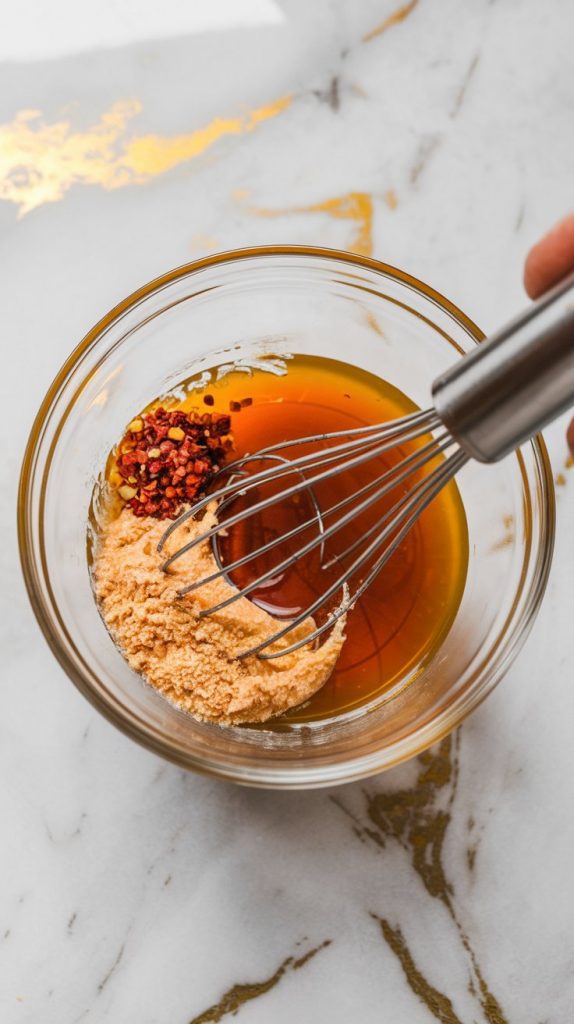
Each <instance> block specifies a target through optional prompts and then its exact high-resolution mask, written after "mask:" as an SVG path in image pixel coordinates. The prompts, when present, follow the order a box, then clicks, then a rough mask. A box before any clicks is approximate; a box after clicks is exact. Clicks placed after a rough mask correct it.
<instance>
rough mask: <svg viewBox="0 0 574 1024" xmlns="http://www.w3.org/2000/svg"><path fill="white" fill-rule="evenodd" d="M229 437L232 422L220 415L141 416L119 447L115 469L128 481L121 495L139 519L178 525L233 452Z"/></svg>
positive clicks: (163, 411)
mask: <svg viewBox="0 0 574 1024" xmlns="http://www.w3.org/2000/svg"><path fill="white" fill-rule="evenodd" d="M205 397H206V398H208V397H211V396H208V395H206V396H205ZM207 404H208V405H209V403H207ZM233 404H236V405H238V403H233ZM238 407H239V408H240V406H239V405H238ZM230 431H231V417H230V416H228V415H226V414H223V413H217V412H214V413H202V414H201V416H199V415H197V414H195V413H185V412H182V411H181V410H180V409H173V410H171V411H168V410H167V409H164V408H163V407H162V406H160V407H159V408H158V409H155V411H154V412H150V413H144V414H143V415H142V416H138V417H137V418H136V419H135V420H132V422H131V423H130V425H129V426H128V429H127V432H126V434H125V436H124V437H123V438H122V440H121V442H120V444H119V445H118V455H117V458H116V465H117V469H118V472H119V475H120V476H121V477H122V480H125V481H128V480H129V481H130V483H125V484H124V483H122V484H121V486H120V487H119V488H118V494H119V495H120V497H121V498H122V500H123V501H124V503H125V505H126V506H127V507H128V508H130V509H131V510H132V512H133V513H134V515H136V516H153V518H155V519H175V518H176V517H177V516H178V515H179V513H180V512H181V509H182V506H183V505H184V504H186V503H187V504H189V503H191V502H193V501H195V500H196V499H197V498H198V497H199V495H200V494H201V493H202V492H203V491H204V490H205V489H206V487H207V485H208V483H209V481H210V480H211V478H212V476H213V474H214V473H215V472H216V471H217V470H218V469H219V467H220V465H221V464H222V463H223V462H224V461H225V457H226V455H227V453H228V452H229V451H230V449H231V448H232V447H233V441H232V439H231V437H230V436H229V434H230ZM136 479H137V487H136V486H131V481H132V480H133V481H135V480H136Z"/></svg>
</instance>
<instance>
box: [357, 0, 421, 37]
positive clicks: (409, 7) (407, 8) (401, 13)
mask: <svg viewBox="0 0 574 1024" xmlns="http://www.w3.org/2000/svg"><path fill="white" fill-rule="evenodd" d="M418 2H419V0H410V3H408V4H404V5H403V6H402V7H397V9H396V11H393V12H392V13H391V14H389V15H388V16H387V17H386V18H385V19H384V21H381V22H380V23H379V24H378V25H375V27H374V28H372V29H371V30H370V32H367V34H366V35H364V36H363V42H364V43H370V41H371V39H376V38H377V36H382V35H383V33H384V32H386V31H387V30H388V29H390V28H392V27H393V25H399V24H400V23H401V21H404V20H405V18H408V16H409V14H410V13H411V11H414V9H415V7H416V6H417V4H418Z"/></svg>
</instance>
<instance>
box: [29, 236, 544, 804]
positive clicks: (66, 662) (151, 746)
mask: <svg viewBox="0 0 574 1024" xmlns="http://www.w3.org/2000/svg"><path fill="white" fill-rule="evenodd" d="M266 256H271V257H273V256H299V257H306V258H309V257H311V258H313V259H314V258H319V259H328V260H332V261H335V262H339V263H342V264H345V265H346V266H347V267H354V268H357V267H360V268H361V267H362V268H367V269H369V270H373V271H375V272H376V273H377V274H381V275H382V276H386V277H390V278H391V279H393V280H395V281H399V282H400V283H401V284H404V285H406V286H407V287H408V288H409V289H411V290H414V291H418V292H420V293H421V294H422V295H423V296H424V297H425V298H427V299H430V300H431V302H433V303H435V304H436V305H438V306H439V307H440V308H441V309H442V310H443V311H446V312H447V313H448V314H449V315H450V316H452V317H453V318H454V319H455V320H457V321H458V322H459V323H460V324H461V325H462V326H463V327H464V328H465V329H466V330H467V331H468V333H469V334H470V335H471V336H472V337H473V338H474V340H475V341H476V343H477V344H478V343H480V342H481V341H482V340H483V339H484V337H485V335H484V333H483V332H482V331H481V330H480V328H479V327H478V326H477V325H476V324H475V323H474V321H473V320H472V319H471V318H470V317H468V316H467V315H466V313H464V312H463V311H462V310H461V309H459V308H458V306H456V305H455V303H453V302H451V300H450V299H447V298H446V297H445V296H444V295H442V293H441V292H438V291H437V290H436V289H434V288H432V287H431V286H430V285H428V284H426V283H425V282H424V281H421V280H420V279H419V278H417V277H414V276H413V275H412V274H409V273H407V272H406V271H403V270H401V269H400V268H398V267H395V266H393V265H391V264H388V263H385V262H383V261H382V260H377V259H374V258H373V257H371V256H363V255H360V254H358V253H351V252H346V251H344V250H341V249H331V248H327V247H324V246H313V245H287V244H285V245H280V244H279V245H263V246H248V247H243V248H239V249H229V250H225V251H222V252H218V253H213V254H211V255H209V256H204V257H201V258H200V259H197V260H193V261H191V262H189V263H184V264H181V265H180V266H177V267H175V268H174V269H172V270H170V271H167V272H166V273H164V274H161V275H159V276H158V277H155V278H153V279H152V280H151V281H149V282H147V283H146V284H144V285H142V286H141V287H140V288H137V289H136V290H135V291H133V292H131V293H130V294H129V295H128V296H127V297H126V298H125V299H123V300H122V301H120V302H119V303H117V304H116V305H115V306H113V307H112V309H110V310H109V312H108V313H106V314H105V315H104V316H103V317H101V318H100V320H98V321H97V322H96V323H95V324H94V326H93V327H92V328H91V329H90V330H89V331H88V332H87V333H86V334H85V336H84V337H83V338H82V340H81V341H80V342H79V343H78V344H77V345H76V346H75V347H74V349H73V350H72V352H71V353H70V355H69V356H68V358H67V359H66V360H65V362H64V363H63V365H62V367H61V368H60V370H59V371H58V373H57V374H56V376H55V377H54V379H53V381H52V383H51V384H50V386H49V388H48V389H47V391H46V394H45V396H44V398H43V400H42V402H41V404H40V407H39V409H38V412H37V413H36V416H35V418H34V421H33V424H32V427H31V430H30V434H29V437H28V440H27V443H26V447H25V451H24V456H23V460H22V467H21V471H20V480H19V485H18V498H17V527H18V548H19V555H20V564H21V568H22V574H23V577H24V582H25V585H26V590H27V593H28V598H29V601H30V604H31V606H32V610H33V612H34V615H35V617H36V620H37V622H38V624H39V626H40V629H41V631H42V633H43V634H44V637H45V639H46V642H47V644H48V646H49V648H50V650H51V651H52V653H53V654H54V656H55V658H56V660H57V661H58V662H59V664H60V665H61V667H62V668H63V669H64V671H65V673H66V675H67V676H68V678H69V679H70V680H71V681H72V683H73V684H74V685H75V686H76V688H77V689H78V690H79V691H80V692H81V693H82V694H83V696H84V697H86V699H87V700H89V701H90V703H91V704H92V705H93V706H94V707H95V708H96V709H97V710H98V711H99V712H100V714H102V715H103V716H104V717H105V718H106V719H107V720H108V721H109V722H111V723H112V724H113V725H115V726H116V728H118V729H120V731H122V732H123V733H124V734H126V735H128V736H130V737H131V738H132V739H133V740H135V741H136V742H137V743H139V744H140V745H141V746H143V747H145V748H147V749H148V750H151V751H152V752H153V753H155V754H157V755H159V756H160V757H163V758H164V759H166V760H168V761H171V762H172V763H174V764H177V765H178V766H179V767H183V768H186V769H188V770H193V771H195V772H198V773H200V774H203V775H207V776H211V777H216V778H219V779H222V780H225V781H230V782H235V783H239V784H242V785H246V786H254V787H266V788H274V789H291V790H293V789H312V788H322V787H325V786H331V785H335V784H336V785H340V784H343V783H347V782H353V781H357V780H359V779H362V778H366V777H368V776H370V775H373V774H375V773H377V772H381V771H383V770H386V769H387V768H391V767H394V766H396V765H398V764H401V763H402V762H403V761H406V760H409V759H410V758H412V757H415V756H417V755H418V754H420V753H422V752H423V751H424V750H426V749H427V748H428V747H429V746H430V745H432V744H434V743H437V742H439V741H440V740H441V739H443V738H444V737H445V736H446V735H448V734H449V733H450V732H451V731H452V730H453V729H454V728H456V727H457V726H458V725H460V723H461V722H462V721H463V720H464V719H465V718H466V717H467V715H468V714H469V713H470V712H471V711H472V710H474V709H475V708H476V707H478V706H479V705H480V704H481V703H482V701H483V700H484V699H485V698H486V697H487V696H488V694H489V693H491V691H492V690H493V689H494V687H495V686H496V685H498V683H499V682H500V680H501V679H502V677H503V676H504V674H505V672H506V670H507V668H508V667H509V666H510V664H511V663H512V661H513V660H514V658H515V657H516V655H517V654H518V652H519V650H520V649H521V647H522V645H523V644H524V642H525V640H526V638H527V636H528V634H529V632H530V629H531V627H532V625H533V623H534V620H535V618H536V615H537V612H538V610H539V607H540V604H541V601H542V598H543V596H544V593H545V590H546V585H547V582H548V575H549V572H550V567H551V563H552V554H553V549H554V539H555V520H556V497H555V491H554V478H553V473H552V467H551V463H550V458H549V455H548V451H547V448H546V444H545V442H544V439H543V438H542V436H541V435H540V434H538V435H536V436H535V437H533V438H532V439H531V441H530V442H529V444H530V446H531V448H532V451H533V454H534V458H535V463H536V468H537V470H538V473H539V478H540V482H541V484H542V486H541V488H540V489H539V490H540V494H539V499H540V510H541V515H542V520H543V522H544V524H545V526H546V529H545V530H543V531H542V530H541V531H540V533H541V536H542V543H541V545H540V550H539V552H538V559H537V563H538V564H537V566H536V573H535V577H534V579H533V580H532V581H531V582H530V584H529V588H528V590H527V591H526V593H525V595H524V598H525V604H524V608H523V609H522V614H521V618H520V619H518V620H516V618H515V611H516V608H515V606H513V609H512V611H511V613H510V614H509V617H508V618H507V620H506V624H505V629H504V631H501V632H500V633H499V636H498V638H497V643H496V644H495V646H494V648H493V651H492V654H491V660H490V671H489V673H488V676H487V678H486V679H484V680H483V685H482V687H481V688H480V689H478V690H477V689H476V687H475V686H471V687H469V688H468V690H467V691H466V692H465V694H464V695H463V697H464V699H459V700H458V701H456V702H454V706H451V705H449V706H448V707H447V708H446V709H444V711H442V712H441V714H440V715H439V716H438V717H435V718H431V719H430V720H428V721H426V722H424V723H423V724H422V725H421V726H420V727H419V728H418V729H417V731H416V732H415V733H413V734H411V735H409V736H407V737H401V738H400V739H399V740H398V741H396V742H395V743H394V744H393V745H391V746H390V747H388V748H385V754H386V756H385V758H383V759H381V751H380V750H379V751H377V752H375V753H373V754H369V755H363V756H361V757H359V758H354V759H353V758H350V759H349V760H348V761H346V762H345V763H344V765H341V764H340V763H339V764H337V765H333V766H329V767H325V766H324V765H321V766H320V767H318V768H317V769H316V771H317V772H318V773H320V774H321V778H318V779H309V778H308V777H307V778H304V779H302V778H300V777H299V778H298V772H297V771H296V770H295V771H293V767H291V766H290V767H288V768H282V767H280V766H279V767H278V768H277V769H271V770H270V769H269V768H259V767H253V768H250V769H248V770H246V769H241V771H240V772H238V771H237V769H236V768H229V767H224V766H221V765H217V766H214V765H213V764H206V763H205V762H204V761H203V760H201V759H199V758H196V757H194V755H190V754H188V753H184V752H183V751H182V750H180V748H179V746H178V745H177V744H175V743H171V742H169V741H166V740H165V739H163V738H162V739H158V737H157V736H156V734H155V732H154V731H153V730H152V729H151V728H150V727H148V726H147V724H146V723H145V722H143V721H142V720H140V719H136V718H135V716H132V717H131V719H130V718H128V717H126V715H125V713H124V711H123V709H120V707H119V705H118V706H116V702H115V700H114V699H113V697H112V696H111V695H110V694H108V693H106V692H105V691H103V690H102V691H96V690H95V689H94V688H93V687H92V685H91V683H90V682H88V681H87V680H86V679H85V678H84V677H83V675H82V673H81V672H80V671H78V670H77V668H76V666H75V664H74V663H73V661H72V659H71V658H70V657H69V655H68V653H67V652H66V650H65V649H64V648H63V646H62V645H61V643H60V640H59V638H58V636H57V635H56V631H55V629H54V627H53V624H52V622H51V619H50V615H49V614H48V612H47V610H46V607H45V604H44V601H43V600H42V598H41V597H40V595H39V594H38V593H37V588H36V584H35V574H36V573H35V566H34V558H33V555H32V552H33V544H32V541H31V538H30V529H29V517H28V497H29V494H30V484H31V481H32V478H33V470H34V464H35V454H36V451H37V448H38V443H39V441H40V439H41V436H42V432H43V425H44V423H45V421H46V419H47V417H48V415H49V413H50V410H51V408H52V406H53V404H54V401H55V400H56V398H57V396H58V394H59V393H60V391H61V389H62V387H63V386H64V384H65V382H66V380H67V378H68V376H69V374H70V373H71V372H72V371H73V370H74V368H75V367H76V365H77V363H78V362H79V361H80V360H81V358H82V357H83V355H84V354H85V353H86V352H87V350H88V349H89V348H90V347H91V346H92V345H94V344H95V343H96V342H97V341H98V340H99V338H100V337H101V336H102V334H104V333H105V331H106V330H107V329H108V328H109V327H110V325H111V324H112V323H114V322H115V321H117V320H118V319H120V318H121V317H122V316H123V315H124V314H125V313H126V312H128V311H129V310H131V309H133V308H134V307H135V306H137V305H138V304H139V303H140V302H141V301H142V300H144V299H146V298H148V297H149V296H151V295H153V294H154V293H156V292H159V291H160V290H162V289H163V288H165V287H166V286H168V285H171V284H173V283H174V282H176V281H177V280H179V279H181V278H185V277H189V276H192V275H193V274H195V273H197V272H199V271H202V270H205V269H209V268H214V267H218V266H222V265H225V264H233V263H241V262H242V261H243V260H247V259H250V258H254V257H255V258H257V257H266ZM56 439H57V438H56ZM52 444H54V442H52ZM43 570H44V573H45V576H46V578H47V572H46V571H45V565H44V566H43ZM517 603H518V598H517V599H516V601H515V605H516V604H517ZM513 621H514V624H515V627H516V626H517V625H518V626H519V627H520V628H515V629H514V630H513V631H509V626H510V623H512V622H513ZM503 641H506V643H504V642H503ZM413 741H414V742H413ZM391 752H393V753H391ZM342 768H344V770H345V772H344V777H341V775H342ZM244 772H245V776H244V777H242V776H243V773H244ZM312 773H313V769H307V774H308V775H311V774H312ZM270 774H272V775H273V781H270V780H269V775H270Z"/></svg>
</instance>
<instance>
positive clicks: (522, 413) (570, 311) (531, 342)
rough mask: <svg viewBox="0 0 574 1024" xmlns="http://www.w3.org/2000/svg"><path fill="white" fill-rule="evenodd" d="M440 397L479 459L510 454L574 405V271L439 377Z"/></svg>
mask: <svg viewBox="0 0 574 1024" xmlns="http://www.w3.org/2000/svg"><path fill="white" fill-rule="evenodd" d="M433 398H434V404H435V408H436V410H437V412H438V414H439V416H440V418H441V420H442V421H443V423H444V424H445V426H446V427H448V429H449V430H450V432H451V434H452V435H453V437H454V438H455V439H456V440H457V441H458V443H459V445H460V446H461V448H463V449H464V451H466V452H467V454H469V455H471V456H472V457H473V458H475V459H478V460H479V461H480V462H496V461H497V460H498V459H501V458H503V457H504V456H505V455H507V454H508V453H509V452H511V451H513V450H514V449H515V448H518V447H519V445H521V444H522V443H523V442H524V441H526V440H528V438H530V437H532V435H533V434H535V433H536V432H537V431H538V430H541V429H542V428H543V427H544V426H546V424H547V423H549V422H550V421H551V420H553V419H555V418H556V417H557V416H558V415H560V413H561V412H564V411H565V410H566V409H568V408H569V407H570V406H572V405H574V276H573V277H569V278H568V279H567V280H566V281H565V282H562V283H561V284H559V285H557V286H556V287H555V288H554V289H553V290H552V291H551V292H549V293H548V294H547V295H545V296H543V298H542V299H539V300H538V302H535V303H533V304H532V305H531V306H530V307H529V308H528V309H527V310H525V312H524V313H522V314H521V315H520V316H518V317H516V319H515V320H512V321H511V322H510V323H509V324H508V325H507V326H506V327H503V328H502V330H500V331H497V332H496V334H493V335H492V336H491V337H490V338H488V339H487V340H486V341H484V342H483V343H482V344H481V345H479V346H478V347H477V348H476V349H475V350H474V351H473V352H471V353H469V354H468V355H467V356H465V357H464V359H461V360H460V361H459V362H458V363H457V364H456V366H453V367H452V368H451V369H450V370H447V371H446V373H444V374H442V376H440V377H438V378H437V379H436V380H435V382H434V384H433Z"/></svg>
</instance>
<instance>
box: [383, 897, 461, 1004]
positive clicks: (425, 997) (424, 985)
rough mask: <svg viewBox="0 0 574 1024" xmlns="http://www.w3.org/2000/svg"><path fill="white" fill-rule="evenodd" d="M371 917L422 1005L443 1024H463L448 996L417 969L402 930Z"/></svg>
mask: <svg viewBox="0 0 574 1024" xmlns="http://www.w3.org/2000/svg"><path fill="white" fill-rule="evenodd" d="M371 917H372V918H374V920H375V921H378V923H379V924H380V926H381V931H382V933H383V937H384V939H385V942H386V943H387V945H388V946H389V948H390V949H392V951H393V953H394V954H395V956H396V958H397V960H398V961H399V963H400V965H401V967H402V969H403V971H404V974H405V978H406V979H407V982H408V985H409V988H410V989H411V991H412V992H414V994H415V995H416V996H418V998H419V999H420V1001H421V1003H424V1005H425V1006H426V1007H427V1009H428V1010H430V1012H431V1013H432V1015H433V1017H436V1019H437V1020H439V1021H441V1024H462V1021H461V1019H460V1017H458V1016H457V1014H456V1013H455V1012H454V1007H453V1005H452V1002H451V1001H450V999H449V998H448V996H445V995H444V993H443V992H439V990H438V989H437V988H435V987H434V985H431V983H430V982H429V981H427V979H426V978H425V976H424V975H423V974H422V973H421V971H420V970H419V968H418V967H417V965H416V963H415V961H414V959H413V956H412V954H411V952H410V950H409V948H408V946H407V944H406V942H405V940H404V938H403V935H402V932H401V930H400V928H392V927H391V925H390V924H389V922H388V921H386V920H385V918H384V917H379V916H378V914H371Z"/></svg>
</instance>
